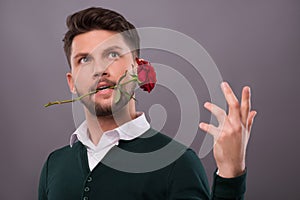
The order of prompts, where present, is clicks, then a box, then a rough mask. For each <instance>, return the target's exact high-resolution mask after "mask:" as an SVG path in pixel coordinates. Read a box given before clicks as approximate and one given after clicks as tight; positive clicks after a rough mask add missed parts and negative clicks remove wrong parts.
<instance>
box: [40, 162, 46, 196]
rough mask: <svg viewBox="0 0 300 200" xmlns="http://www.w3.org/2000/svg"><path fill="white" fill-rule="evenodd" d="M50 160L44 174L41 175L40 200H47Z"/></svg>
mask: <svg viewBox="0 0 300 200" xmlns="http://www.w3.org/2000/svg"><path fill="white" fill-rule="evenodd" d="M47 165H48V160H47V161H46V162H45V164H44V166H43V168H42V172H41V175H40V182H39V189H38V200H47V193H46V187H47V171H48V170H47V168H48V166H47Z"/></svg>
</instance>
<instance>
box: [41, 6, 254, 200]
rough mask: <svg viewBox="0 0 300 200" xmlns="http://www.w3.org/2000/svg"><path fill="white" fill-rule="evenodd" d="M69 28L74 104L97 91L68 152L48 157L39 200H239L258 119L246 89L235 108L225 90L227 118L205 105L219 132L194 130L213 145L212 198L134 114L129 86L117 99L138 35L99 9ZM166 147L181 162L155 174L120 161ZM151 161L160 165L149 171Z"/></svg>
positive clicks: (200, 174)
mask: <svg viewBox="0 0 300 200" xmlns="http://www.w3.org/2000/svg"><path fill="white" fill-rule="evenodd" d="M67 26H68V32H67V33H66V35H65V38H64V50H65V53H66V56H67V59H68V62H69V65H70V68H71V72H69V73H67V81H68V85H69V87H70V91H71V92H72V93H74V94H77V95H78V96H81V95H84V94H87V93H90V92H91V91H94V90H96V89H99V90H100V91H99V92H97V93H93V94H91V95H88V96H86V97H84V98H83V99H82V100H81V101H82V103H83V104H84V110H85V117H86V120H85V122H83V124H82V125H81V126H80V127H79V128H78V129H77V130H76V131H75V132H74V133H73V134H72V136H71V144H70V145H68V146H65V147H63V148H61V149H59V150H56V151H54V152H52V153H51V154H50V155H49V157H48V159H47V161H46V163H45V165H44V167H43V170H42V173H41V178H40V184H39V199H40V200H68V199H70V200H71V199H72V200H76V199H84V200H88V199H97V200H98V199H109V200H119V199H125V200H126V199H130V200H132V199H141V200H142V199H145V200H147V199H148V200H150V199H155V200H159V199H162V200H166V199H170V200H175V199H184V200H188V199H190V200H192V199H193V200H196V199H243V196H244V193H245V183H246V166H245V154H246V147H247V143H248V140H249V136H250V131H251V127H252V124H253V119H254V116H255V115H256V112H255V111H251V108H250V88H249V87H244V88H243V91H242V99H241V103H239V102H238V100H237V98H236V97H235V95H234V93H233V92H232V90H231V88H230V86H229V85H228V84H227V83H225V82H224V83H222V85H221V87H222V90H223V92H224V95H225V98H226V101H227V103H228V107H229V112H228V115H227V114H226V112H225V111H224V110H222V109H221V108H219V107H218V106H216V105H214V104H212V103H209V102H207V103H205V104H204V106H205V108H206V109H208V110H209V111H211V112H212V113H213V114H214V115H215V116H216V118H217V119H218V121H219V127H215V126H213V125H211V124H206V123H204V122H201V123H200V125H199V127H200V128H201V129H202V130H203V131H205V132H208V133H210V134H211V135H213V136H214V138H215V146H214V157H215V160H216V163H217V167H218V170H217V171H216V173H215V174H214V183H213V187H212V191H211V192H210V190H209V186H208V181H207V178H206V174H205V172H204V168H203V166H202V164H201V162H200V160H199V158H198V157H197V156H196V154H195V153H194V152H193V151H192V150H191V149H188V148H185V147H184V146H183V145H181V144H179V143H176V142H174V141H173V140H172V139H170V138H169V137H167V136H164V135H163V134H161V133H157V132H156V131H155V130H153V129H152V128H150V125H149V123H148V122H147V121H146V118H145V116H144V114H143V113H138V112H136V110H135V101H134V98H131V97H133V93H132V91H133V88H134V84H131V83H130V84H126V85H125V84H124V85H123V86H122V88H121V92H118V89H116V86H118V84H119V81H120V80H123V83H124V80H125V83H127V82H130V80H131V79H130V78H131V76H130V75H128V74H134V73H136V69H137V67H138V62H136V59H135V58H136V57H139V37H138V34H137V32H136V30H135V29H134V28H135V27H134V26H133V25H132V24H131V23H130V22H128V21H127V20H126V19H125V18H124V17H123V16H121V15H120V14H118V13H116V12H114V11H111V10H107V9H103V8H88V9H85V10H82V11H79V12H77V13H75V14H73V15H71V16H69V17H68V19H67ZM124 31H125V32H124ZM117 33H122V34H121V35H120V34H117ZM101 89H103V90H101ZM120 94H121V96H120ZM124 94H127V95H124ZM128 97H129V98H128ZM116 99H117V100H116ZM168 144H174V145H173V149H172V151H171V152H174V154H178V158H177V159H176V160H173V161H171V162H170V163H168V164H166V165H165V166H162V167H161V168H157V169H152V170H151V169H145V170H144V171H143V169H142V168H145V167H147V166H148V164H147V165H144V166H142V167H141V166H139V165H132V166H131V165H130V164H131V163H133V162H136V163H139V160H140V158H139V159H136V160H135V158H133V159H131V160H130V159H129V157H128V160H127V157H125V158H124V156H123V155H124V154H123V153H122V152H123V151H126V152H132V153H136V154H142V155H145V156H146V155H149V153H151V152H155V151H158V150H159V149H162V148H164V147H165V146H167V145H168ZM169 153H170V152H169ZM136 154H134V155H136ZM126 155H127V154H126ZM168 156H171V154H167V157H168ZM137 157H138V156H137ZM158 157H159V156H158ZM124 159H125V161H124ZM126 161H127V163H125V162H126ZM152 161H153V163H155V162H157V161H158V160H150V162H149V164H150V163H152ZM160 161H161V162H162V161H163V160H162V159H161V160H160ZM124 166H125V167H124ZM126 166H131V167H127V169H126ZM121 168H122V170H120V169H121ZM133 168H134V169H133Z"/></svg>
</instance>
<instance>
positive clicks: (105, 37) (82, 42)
mask: <svg viewBox="0 0 300 200" xmlns="http://www.w3.org/2000/svg"><path fill="white" fill-rule="evenodd" d="M112 47H119V48H120V49H124V50H129V47H128V45H127V44H126V43H125V41H124V39H123V37H122V34H121V33H116V32H112V31H105V30H95V31H90V32H87V33H83V34H80V35H77V36H75V37H74V39H73V42H72V48H71V57H74V56H75V55H76V54H78V53H83V52H85V53H93V52H95V51H97V52H99V51H100V52H102V51H105V50H106V49H111V48H112Z"/></svg>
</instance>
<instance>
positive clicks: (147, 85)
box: [136, 58, 156, 93]
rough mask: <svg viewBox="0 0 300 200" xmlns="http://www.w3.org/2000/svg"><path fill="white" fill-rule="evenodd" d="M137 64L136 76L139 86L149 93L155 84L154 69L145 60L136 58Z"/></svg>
mask: <svg viewBox="0 0 300 200" xmlns="http://www.w3.org/2000/svg"><path fill="white" fill-rule="evenodd" d="M136 62H137V64H138V68H137V74H138V79H139V86H140V88H142V89H143V90H144V91H147V92H149V93H150V92H151V90H152V89H153V88H154V86H155V83H156V73H155V71H154V68H153V67H152V66H151V65H150V63H149V62H148V61H146V60H143V59H139V58H136Z"/></svg>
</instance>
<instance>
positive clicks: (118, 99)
mask: <svg viewBox="0 0 300 200" xmlns="http://www.w3.org/2000/svg"><path fill="white" fill-rule="evenodd" d="M120 99H121V91H120V89H119V88H117V90H116V95H115V100H114V101H115V103H118V102H119V101H120Z"/></svg>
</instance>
